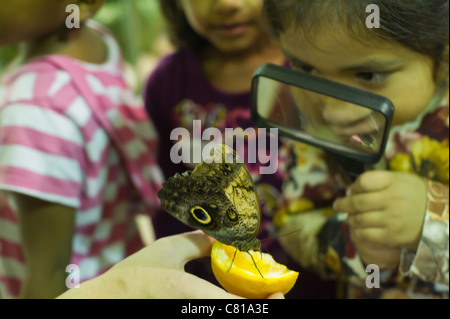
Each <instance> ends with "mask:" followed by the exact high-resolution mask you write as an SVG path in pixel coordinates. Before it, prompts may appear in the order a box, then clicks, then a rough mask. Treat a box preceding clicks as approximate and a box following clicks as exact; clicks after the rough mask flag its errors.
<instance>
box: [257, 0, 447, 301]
mask: <svg viewBox="0 0 450 319" xmlns="http://www.w3.org/2000/svg"><path fill="white" fill-rule="evenodd" d="M369 5H372V6H373V5H376V6H377V7H378V8H379V9H380V11H379V17H378V18H379V19H380V26H381V27H380V28H368V27H367V25H366V20H367V18H368V17H369V14H370V10H369V11H366V8H368V6H369ZM448 10H449V1H448V0H428V1H415V0H411V1H385V0H377V1H373V0H370V1H339V4H337V2H336V1H320V4H319V2H317V1H316V2H312V1H304V0H265V12H266V14H267V16H268V18H269V20H270V22H271V26H272V28H273V30H274V32H275V34H276V35H277V37H278V38H279V40H280V44H281V46H282V48H283V52H285V54H286V57H287V58H288V60H289V61H290V64H291V66H292V68H293V69H295V70H298V71H300V72H307V73H310V74H314V75H316V76H320V77H323V78H326V79H329V80H333V81H336V82H340V83H344V84H347V85H350V86H353V87H357V88H359V89H363V90H367V91H370V92H373V93H376V94H379V95H382V96H385V97H387V98H389V99H390V100H391V101H392V102H393V104H394V108H395V112H394V118H393V123H392V124H393V125H392V128H391V132H390V139H389V142H388V145H387V149H386V152H385V159H384V160H385V162H384V161H381V162H380V163H379V164H378V165H377V167H376V170H372V171H368V172H365V173H363V174H361V175H360V176H359V178H358V179H357V180H356V182H354V183H353V184H351V185H347V186H348V188H347V193H346V196H345V197H343V198H338V199H336V198H337V194H338V192H337V191H338V189H335V188H334V186H335V185H336V184H337V181H338V179H335V178H334V177H335V175H332V169H331V166H327V165H326V164H325V162H324V158H323V154H319V153H320V152H317V150H314V151H312V150H311V148H310V147H308V146H304V145H299V144H298V143H297V144H295V145H294V146H293V147H292V158H293V165H291V166H290V168H291V169H290V179H289V180H288V181H287V183H286V185H285V188H284V190H285V192H284V194H285V196H286V198H290V200H291V201H293V202H295V201H299V200H302V199H303V200H309V201H310V202H311V204H312V205H310V207H309V208H310V210H308V211H305V212H301V213H300V212H298V213H299V214H296V215H290V216H291V217H290V218H289V217H288V218H286V219H285V224H284V225H283V227H282V230H281V232H282V233H286V232H290V231H292V230H297V229H301V231H300V232H297V233H295V234H292V235H290V236H286V237H283V238H282V241H283V244H284V247H285V248H286V249H287V250H288V251H290V253H291V255H292V256H293V257H294V258H295V259H296V260H297V261H298V262H299V263H301V264H302V265H304V266H305V267H308V268H311V269H315V270H316V271H318V272H320V273H321V274H322V275H323V276H324V277H334V278H344V280H345V281H346V283H347V284H348V287H349V288H350V289H349V290H348V291H347V294H346V296H347V297H349V298H358V297H359V298H362V297H369V298H379V297H381V298H398V297H402V298H406V297H418V298H430V297H443V298H448V291H449V290H448V284H449V269H448V265H449V250H448V245H449V209H448V207H449V201H448V183H449V148H448V139H449V111H448V62H449V61H448V48H449V42H448V36H449V34H448V32H449V29H448V23H449V20H448V19H449V12H448ZM325 109H326V108H325V107H324V110H325ZM330 110H331V109H330ZM324 112H325V111H324ZM325 116H326V114H324V117H325ZM328 118H329V121H330V122H329V125H339V123H336V121H335V122H333V119H332V118H331V117H328ZM320 171H322V173H323V174H322V176H320ZM296 182H297V183H296ZM296 185H297V186H296ZM298 185H301V187H298ZM344 186H345V185H344ZM288 205H289V204H288ZM331 206H332V207H333V209H334V211H335V212H337V213H335V214H332V211H331V214H330V208H331ZM339 212H343V213H339ZM370 264H373V265H376V266H377V267H378V268H379V269H380V270H381V273H380V274H379V275H380V276H379V277H378V278H379V280H380V282H381V287H380V289H376V288H373V289H371V287H372V285H371V284H376V283H375V282H374V281H373V280H372V279H370V278H369V282H370V283H371V284H369V285H367V281H366V279H367V278H368V276H369V275H374V274H373V269H370V270H369V271H368V272H366V266H367V265H370ZM373 278H374V277H373ZM389 288H392V289H393V290H389Z"/></svg>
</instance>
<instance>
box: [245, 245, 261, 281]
mask: <svg viewBox="0 0 450 319" xmlns="http://www.w3.org/2000/svg"><path fill="white" fill-rule="evenodd" d="M247 254H249V255H250V258H251V259H252V261H253V264H254V265H255V268H256V270H258V272H259V274H260V275H261V278H264V276H263V275H262V273H261V271H260V270H259V268H258V266H256V262H255V260H254V259H253V256H252V254H250V252H248V251H247Z"/></svg>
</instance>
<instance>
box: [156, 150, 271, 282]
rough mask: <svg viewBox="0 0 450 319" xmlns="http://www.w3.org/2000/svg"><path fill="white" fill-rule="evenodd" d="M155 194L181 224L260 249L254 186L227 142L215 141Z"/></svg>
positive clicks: (226, 241) (233, 243) (228, 242)
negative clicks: (190, 167)
mask: <svg viewBox="0 0 450 319" xmlns="http://www.w3.org/2000/svg"><path fill="white" fill-rule="evenodd" d="M158 197H159V198H160V200H161V207H162V208H163V209H164V210H165V211H166V212H168V213H169V214H170V215H172V216H173V217H175V218H177V219H178V220H179V221H181V222H183V223H184V224H186V225H188V226H190V227H192V228H195V229H200V230H202V231H204V232H205V233H206V234H208V235H210V236H211V237H214V238H215V239H217V240H218V241H220V242H222V243H224V244H226V245H231V246H234V247H236V248H237V249H239V250H240V251H249V250H260V247H261V242H260V241H259V239H257V238H256V236H257V235H258V233H259V229H260V226H261V212H260V206H259V199H258V195H257V193H256V187H255V184H254V182H253V179H252V177H251V175H250V173H249V172H248V170H247V167H246V166H245V164H244V163H243V161H242V159H241V158H240V157H239V156H238V155H237V154H236V152H235V151H234V150H233V149H232V148H230V147H229V146H227V145H225V144H222V145H215V146H214V148H212V151H211V154H210V156H208V157H206V158H204V159H203V161H202V163H200V164H198V165H197V166H196V167H195V169H194V170H193V171H186V172H184V173H183V174H178V173H177V174H175V175H174V176H173V177H171V178H169V179H168V180H167V181H166V182H165V183H164V184H163V188H162V189H161V190H160V191H159V193H158ZM236 251H237V250H236ZM252 259H253V258H252ZM233 260H234V258H233ZM253 262H254V261H253ZM231 266H232V264H231V265H230V269H231ZM255 266H256V263H255ZM256 268H258V267H256ZM258 271H259V269H258ZM261 276H262V275H261Z"/></svg>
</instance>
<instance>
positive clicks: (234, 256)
mask: <svg viewBox="0 0 450 319" xmlns="http://www.w3.org/2000/svg"><path fill="white" fill-rule="evenodd" d="M236 253H237V248H236V250H235V251H234V255H233V260H232V261H231V264H230V268H228V270H227V272H230V270H231V267H233V263H234V258H236Z"/></svg>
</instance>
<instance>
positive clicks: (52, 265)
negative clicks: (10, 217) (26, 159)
mask: <svg viewBox="0 0 450 319" xmlns="http://www.w3.org/2000/svg"><path fill="white" fill-rule="evenodd" d="M10 195H12V197H13V199H14V202H15V205H16V207H17V209H18V211H19V220H20V228H21V238H22V247H23V251H24V255H25V260H26V264H27V272H26V276H25V281H24V283H23V286H22V292H21V297H22V298H54V297H56V296H58V295H59V294H61V293H63V292H64V291H65V290H66V289H67V288H66V285H65V280H66V277H67V273H66V272H65V269H66V266H67V265H68V264H69V263H70V257H71V254H72V238H73V233H74V225H75V220H74V219H75V209H73V208H70V207H67V206H62V205H59V204H54V203H50V202H46V201H42V200H39V199H37V198H33V197H30V196H26V195H21V194H17V193H10Z"/></svg>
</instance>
